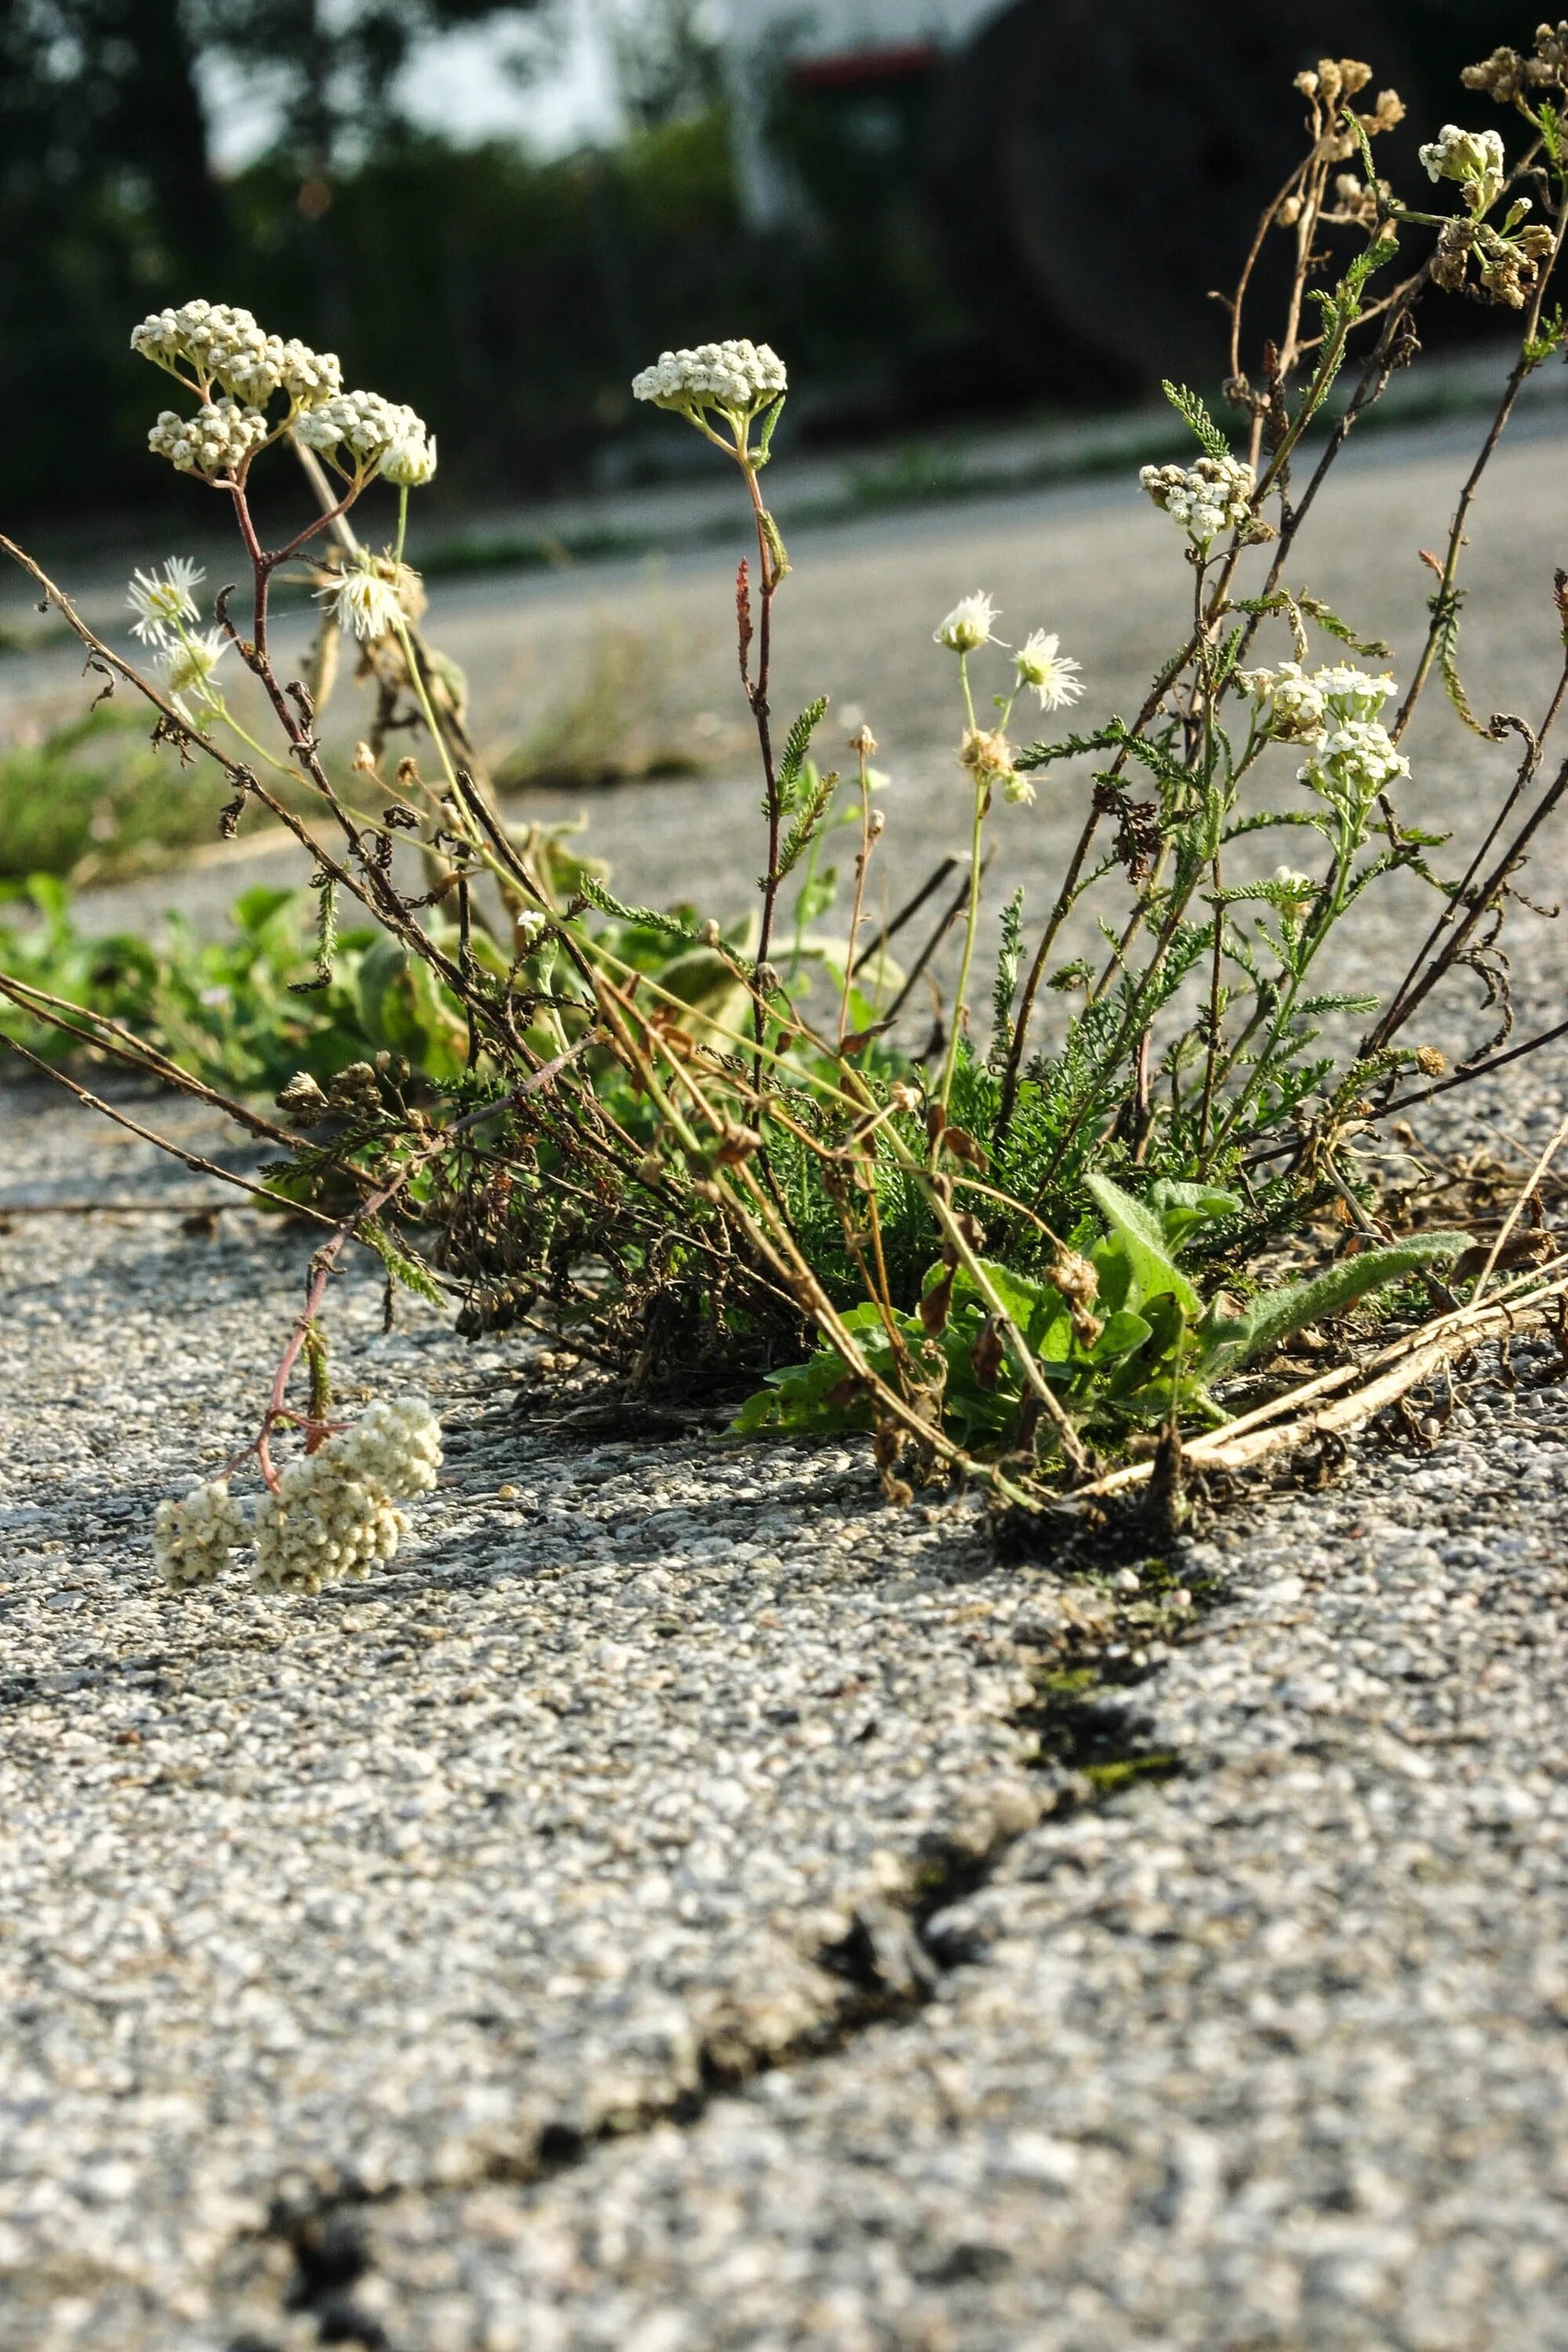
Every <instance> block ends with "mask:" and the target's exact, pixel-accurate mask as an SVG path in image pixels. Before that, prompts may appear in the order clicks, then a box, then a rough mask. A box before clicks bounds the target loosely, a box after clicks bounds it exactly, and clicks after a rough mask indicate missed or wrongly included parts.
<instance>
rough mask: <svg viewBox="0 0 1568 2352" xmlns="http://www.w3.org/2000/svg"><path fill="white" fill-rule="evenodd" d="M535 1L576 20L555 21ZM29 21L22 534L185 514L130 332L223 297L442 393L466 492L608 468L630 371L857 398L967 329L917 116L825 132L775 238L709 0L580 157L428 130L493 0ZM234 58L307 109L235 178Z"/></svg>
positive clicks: (438, 397)
mask: <svg viewBox="0 0 1568 2352" xmlns="http://www.w3.org/2000/svg"><path fill="white" fill-rule="evenodd" d="M535 5H536V6H537V8H538V11H539V21H541V22H543V21H546V20H547V19H548V16H549V12H550V6H551V0H535ZM0 10H3V11H4V13H3V15H0V255H3V256H4V257H5V258H4V262H3V264H0V432H3V435H4V443H3V446H4V447H5V453H6V454H5V460H4V461H3V472H4V478H5V486H4V490H3V492H0V509H3V510H4V511H5V512H6V513H7V514H10V515H13V516H15V517H16V518H17V519H18V520H27V519H28V518H29V517H30V516H33V517H36V516H41V515H44V514H46V513H47V514H58V513H60V512H61V511H71V510H74V511H76V512H78V513H82V512H87V511H90V510H92V509H96V508H102V507H104V506H106V505H107V506H108V507H110V508H120V509H123V508H126V507H140V506H143V505H148V504H151V503H153V500H154V499H157V500H158V501H159V502H160V503H162V502H163V501H166V499H167V496H168V491H169V487H170V486H169V484H168V481H167V478H166V476H165V477H164V478H163V479H161V480H160V479H157V478H155V477H154V475H153V470H152V461H151V460H150V459H148V458H147V457H146V456H145V454H144V449H145V436H146V429H147V425H148V424H149V423H150V421H151V419H152V416H153V414H154V413H155V411H156V408H157V407H158V406H159V405H161V404H163V397H164V387H163V386H161V385H157V384H155V383H153V382H152V381H150V379H149V377H148V375H147V372H146V370H145V368H144V367H142V366H141V365H139V364H138V363H137V362H135V361H134V360H133V359H132V357H131V355H130V352H129V350H128V347H127V337H128V334H129V331H130V328H131V326H132V324H133V323H134V321H135V320H137V319H138V318H140V317H141V316H142V314H143V313H144V312H145V311H147V310H151V309H153V308H155V307H157V306H159V305H161V304H163V303H164V302H178V301H183V300H185V299H189V297H191V296H192V295H194V294H196V293H205V294H206V295H207V296H208V298H209V299H222V300H228V301H235V302H241V303H244V304H246V305H247V306H248V307H249V308H250V309H251V310H254V311H255V312H256V313H257V315H258V318H260V319H261V320H263V322H264V323H265V324H266V325H267V326H268V327H270V328H274V329H276V330H277V331H279V333H282V334H285V335H289V334H298V335H301V336H303V337H305V338H306V340H308V341H313V342H317V343H320V344H323V345H325V346H327V347H329V348H331V349H334V350H336V351H338V352H341V353H342V359H343V362H344V368H345V373H346V374H347V377H348V380H349V381H350V382H351V383H363V384H368V385H371V386H373V387H374V388H375V389H376V390H379V391H384V392H385V393H386V394H388V395H389V396H390V397H392V398H394V399H398V400H407V401H411V402H412V403H413V404H415V405H416V407H418V408H419V409H420V410H421V411H422V413H423V414H425V415H426V416H428V418H429V419H430V421H431V423H432V424H433V425H435V427H436V428H437V431H438V432H439V434H440V436H441V443H442V467H443V473H442V488H444V489H445V490H446V491H447V493H448V494H450V495H460V494H462V493H465V492H467V493H469V494H473V493H478V492H479V491H480V490H481V489H482V490H483V492H484V493H485V494H487V495H493V494H494V492H495V491H496V490H498V489H500V490H506V489H512V490H518V491H528V490H537V489H540V488H544V487H547V486H549V485H552V484H554V483H558V482H561V481H563V479H566V478H571V477H572V476H574V475H577V474H581V473H582V472H583V471H584V470H586V469H587V468H589V467H592V465H593V463H594V460H595V453H596V452H597V451H598V450H599V449H600V448H602V446H604V444H605V441H606V440H613V439H615V438H616V436H618V435H620V434H621V433H622V432H623V431H624V430H627V429H635V428H636V427H637V425H639V424H640V423H642V422H643V421H644V420H641V419H639V418H638V417H637V415H635V414H634V408H633V404H632V402H631V399H630V395H629V389H628V387H629V380H630V377H631V375H632V374H633V373H634V372H635V371H636V370H637V368H638V367H640V366H643V365H644V364H646V362H647V361H648V360H649V359H650V358H652V357H654V356H655V355H656V354H657V352H658V351H659V350H660V349H662V348H663V347H664V346H666V345H667V344H670V343H675V342H680V341H700V340H702V339H704V338H706V337H710V336H722V335H728V334H749V335H752V336H753V337H755V338H757V339H762V338H763V337H765V338H767V339H768V340H770V341H773V342H774V343H776V344H777V345H778V346H779V348H780V349H782V350H784V351H785V352H787V354H788V356H789V357H790V360H791V362H792V365H793V366H794V367H795V372H796V374H797V377H799V378H800V379H801V380H802V381H803V382H810V381H811V380H813V379H815V380H816V383H819V384H820V383H825V382H826V381H828V380H829V379H833V380H835V381H836V382H837V384H838V385H839V387H840V388H842V387H844V386H846V385H848V386H853V384H854V383H856V382H857V381H858V380H860V379H867V378H870V377H876V376H878V375H880V376H882V377H884V378H886V377H887V376H888V375H889V374H890V373H892V372H893V370H894V369H895V367H896V366H897V365H899V364H900V363H907V362H909V361H910V357H911V355H912V356H914V357H915V358H916V359H917V360H918V358H919V355H920V353H921V350H922V348H923V347H925V346H927V345H930V344H931V343H932V342H937V343H940V342H941V341H942V340H943V339H944V337H947V336H949V335H950V334H951V331H952V318H951V316H950V315H949V309H948V305H947V300H946V298H945V297H944V296H943V295H942V292H941V290H940V278H939V275H938V272H937V269H936V267H935V263H934V259H933V257H932V256H931V252H930V248H929V241H928V240H926V239H924V238H923V236H921V233H920V230H919V226H918V224H917V223H916V222H915V221H914V220H913V217H912V212H911V217H910V219H905V218H904V217H903V215H902V213H901V212H900V210H899V206H900V205H902V206H903V207H904V209H905V210H910V198H909V195H908V190H909V187H910V182H911V180H912V179H913V178H914V177H916V176H918V175H916V174H913V173H900V174H889V172H888V170H887V168H886V167H887V162H888V154H887V143H888V140H889V136H891V137H893V138H895V139H896V140H898V141H900V142H904V143H906V144H910V145H911V147H912V142H914V141H915V140H916V139H917V138H918V124H917V123H916V122H915V121H914V120H913V118H911V119H910V121H909V122H907V123H894V124H893V125H892V126H891V127H890V129H889V124H888V123H887V122H885V121H882V120H881V118H880V117H879V118H877V119H876V120H874V121H870V122H869V124H865V123H862V122H860V121H859V120H858V118H856V117H853V116H851V115H846V116H845V118H844V119H843V121H840V122H838V123H837V125H836V124H834V123H833V122H832V121H827V122H826V123H825V122H824V121H822V120H821V119H820V118H818V119H817V120H816V122H815V124H814V125H813V126H811V127H810V128H809V129H808V128H806V127H804V126H803V127H802V129H801V131H800V136H799V138H798V140H797V141H795V160H796V164H797V170H798V174H799V177H800V179H801V181H802V183H803V184H804V185H805V189H806V191H807V194H808V198H809V203H810V208H811V219H812V224H813V226H811V227H809V228H808V229H807V230H806V231H805V232H804V233H803V231H802V230H801V228H800V227H798V226H797V227H795V229H793V230H792V231H791V232H790V233H789V234H787V235H782V234H781V235H774V236H762V235H759V234H757V233H755V232H752V231H751V230H748V229H747V228H746V227H745V226H744V225H743V223H742V216H741V210H740V206H739V203H738V198H737V194H736V188H735V181H734V171H733V163H732V157H731V141H730V134H729V127H728V123H727V121H726V117H725V110H724V99H723V88H722V77H721V71H720V68H719V61H718V58H717V54H716V52H715V49H714V47H713V45H712V43H711V41H710V39H708V38H706V37H705V36H704V33H703V30H702V21H701V11H700V8H699V7H698V6H696V5H693V0H666V5H665V6H664V9H663V11H662V14H660V15H658V16H654V17H652V18H650V19H646V20H644V21H643V23H642V25H641V26H640V27H639V33H638V37H637V41H636V43H635V44H632V45H629V46H624V47H623V49H622V53H621V57H620V60H619V64H620V74H621V81H622V89H623V96H624V100H625V107H626V116H627V120H628V122H629V125H630V128H629V130H628V132H627V136H626V139H625V141H624V142H622V143H621V144H619V145H618V146H616V147H615V148H613V149H609V150H593V151H588V152H583V153H580V154H577V155H573V156H567V157H563V158H559V159H554V160H548V161H542V160H539V159H537V158H534V157H531V156H530V155H529V154H528V153H527V152H525V151H523V150H522V149H521V148H520V147H518V146H515V145H512V144H510V143H506V142H491V143H489V144H486V145H481V146H477V147H470V148H463V147H458V146H457V145H454V144H451V143H448V142H446V141H443V140H441V139H439V138H436V137H432V136H430V135H429V134H428V133H425V132H421V131H416V130H415V129H413V128H412V127H411V126H410V125H409V124H408V123H407V122H406V121H404V120H403V119H401V118H400V116H399V113H398V110H397V106H396V92H397V82H398V77H399V74H400V73H401V72H402V70H403V68H404V67H405V63H406V61H407V59H408V57H409V55H410V52H411V50H412V49H413V48H414V47H415V46H416V44H417V43H418V42H419V41H420V40H421V39H423V38H424V37H426V36H428V35H429V34H431V33H432V32H435V31H438V30H440V29H441V28H442V27H443V26H454V25H457V24H459V23H462V22H466V21H475V20H478V19H479V18H480V17H483V16H486V15H489V14H492V13H494V11H493V6H492V5H490V0H363V5H361V6H360V7H358V8H357V9H346V10H345V9H343V8H342V7H329V6H327V5H324V0H0ZM204 48H216V49H219V50H221V51H222V52H224V53H225V54H226V57H227V58H228V59H229V60H230V61H231V63H236V64H237V65H238V66H239V67H240V68H242V69H243V71H244V72H245V74H246V75H247V78H249V79H253V80H254V83H255V85H256V87H257V88H258V89H259V90H262V91H264V92H265V93H266V94H267V95H268V97H269V98H271V99H272V100H273V101H274V103H275V104H276V106H277V108H278V118H279V131H278V136H277V138H276V141H275V142H274V143H273V145H272V148H271V150H270V152H268V153H267V154H266V155H265V156H263V157H262V158H261V159H260V160H259V161H258V162H257V163H253V164H251V165H250V166H248V167H247V169H245V170H243V171H241V172H240V173H237V174H235V175H233V176H230V177H227V178H224V179H219V178H218V177H216V176H215V175H214V173H212V171H211V169H210V165H209V160H208V155H207V148H206V138H205V129H204V124H203V118H202V110H201V106H200V103H199V100H198V89H199V75H198V59H199V58H200V56H201V54H202V52H203V50H204ZM784 131H785V133H786V134H788V133H789V131H790V125H789V123H788V122H787V121H785V122H784ZM900 185H901V186H902V187H903V189H904V191H905V194H903V195H902V196H898V195H894V194H885V193H884V192H885V191H889V190H892V189H894V188H895V187H896V186H900ZM188 495H189V498H190V500H191V502H192V505H193V508H195V509H197V510H201V511H204V512H205V509H202V508H200V506H199V501H200V499H201V494H200V493H199V492H197V491H195V490H192V491H191V492H190V493H189V494H188Z"/></svg>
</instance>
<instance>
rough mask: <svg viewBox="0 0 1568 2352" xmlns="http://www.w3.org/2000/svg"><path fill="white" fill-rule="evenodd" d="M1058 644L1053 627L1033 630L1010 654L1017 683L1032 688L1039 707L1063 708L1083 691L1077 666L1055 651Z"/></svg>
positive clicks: (1058, 640) (1044, 708)
mask: <svg viewBox="0 0 1568 2352" xmlns="http://www.w3.org/2000/svg"><path fill="white" fill-rule="evenodd" d="M1060 643H1061V640H1060V638H1059V637H1058V635H1057V634H1056V632H1055V630H1054V629H1053V630H1046V629H1034V630H1031V632H1030V633H1029V635H1027V636H1026V638H1025V639H1024V642H1023V644H1022V645H1021V646H1019V647H1018V650H1017V652H1016V654H1015V655H1014V656H1013V661H1014V666H1015V667H1016V670H1017V673H1018V684H1019V685H1020V686H1021V687H1023V686H1032V687H1033V688H1034V689H1035V692H1036V693H1037V695H1038V696H1039V698H1040V709H1042V710H1065V709H1067V706H1068V703H1069V702H1076V701H1078V699H1079V696H1080V695H1081V694H1082V692H1083V680H1082V678H1081V677H1079V667H1080V666H1079V663H1077V662H1075V661H1074V659H1073V657H1072V656H1071V655H1070V654H1063V653H1058V651H1057V647H1058V645H1059V644H1060Z"/></svg>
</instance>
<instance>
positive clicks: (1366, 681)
mask: <svg viewBox="0 0 1568 2352" xmlns="http://www.w3.org/2000/svg"><path fill="white" fill-rule="evenodd" d="M1237 685H1238V686H1239V687H1240V688H1241V690H1242V692H1243V693H1244V694H1247V695H1250V696H1251V698H1252V699H1253V700H1254V701H1255V702H1256V703H1257V704H1258V716H1259V722H1260V724H1261V725H1262V726H1263V728H1264V729H1265V730H1266V731H1267V732H1268V734H1270V735H1272V736H1274V737H1275V738H1276V739H1277V740H1279V742H1282V743H1301V744H1305V745H1307V746H1309V747H1310V750H1311V752H1312V757H1311V758H1310V760H1309V761H1307V763H1306V765H1305V766H1304V767H1302V768H1300V769H1298V771H1297V781H1298V782H1300V783H1303V784H1306V785H1308V786H1310V789H1311V790H1312V791H1313V792H1315V793H1321V794H1322V795H1323V797H1324V798H1325V799H1327V800H1331V801H1333V802H1335V803H1345V804H1348V805H1349V806H1352V807H1362V806H1364V805H1365V803H1367V802H1368V801H1370V800H1371V799H1372V798H1373V796H1374V794H1376V793H1380V792H1382V790H1383V789H1384V785H1386V784H1390V783H1392V782H1394V778H1395V777H1396V776H1407V775H1408V774H1409V773H1410V762H1409V761H1408V760H1406V759H1405V757H1404V755H1403V753H1402V752H1400V751H1399V750H1398V749H1397V747H1396V746H1395V744H1394V739H1393V737H1392V736H1391V735H1390V734H1389V732H1388V730H1387V729H1386V727H1384V724H1383V721H1382V720H1381V719H1380V718H1379V717H1378V713H1379V711H1380V710H1381V709H1383V706H1384V703H1385V702H1386V701H1387V700H1388V698H1389V696H1390V695H1391V694H1392V693H1393V692H1394V679H1393V677H1391V676H1390V675H1389V674H1388V672H1387V671H1383V672H1380V673H1379V674H1378V675H1377V676H1375V677H1374V676H1373V673H1372V672H1371V671H1370V670H1364V669H1356V668H1355V667H1353V666H1352V664H1351V663H1349V662H1335V663H1333V664H1331V666H1330V667H1328V668H1326V669H1320V670H1314V671H1313V673H1312V675H1311V676H1310V677H1308V675H1307V673H1306V672H1305V670H1303V669H1302V667H1301V666H1300V663H1299V662H1283V663H1281V665H1280V667H1279V668H1278V669H1248V670H1242V671H1241V672H1240V673H1239V674H1238V676H1237Z"/></svg>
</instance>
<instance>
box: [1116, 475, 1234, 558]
mask: <svg viewBox="0 0 1568 2352" xmlns="http://www.w3.org/2000/svg"><path fill="white" fill-rule="evenodd" d="M1138 479H1139V482H1140V483H1141V485H1142V488H1144V489H1145V490H1147V492H1148V493H1149V496H1150V497H1151V498H1152V499H1153V501H1154V504H1155V505H1156V506H1157V507H1163V509H1164V510H1165V512H1166V513H1167V514H1168V515H1169V516H1170V518H1171V520H1172V521H1173V522H1176V523H1179V524H1180V525H1181V527H1182V529H1183V530H1184V531H1185V532H1186V534H1187V537H1188V538H1189V539H1190V540H1191V541H1192V542H1193V545H1194V547H1207V546H1208V545H1209V544H1210V543H1211V541H1214V540H1215V539H1217V538H1218V537H1219V534H1220V532H1221V531H1222V530H1226V529H1235V528H1237V527H1239V525H1241V524H1242V523H1245V522H1249V521H1250V520H1251V519H1252V496H1253V492H1254V490H1255V489H1256V488H1257V480H1256V477H1255V476H1254V474H1253V471H1252V468H1251V467H1250V466H1248V465H1245V464H1244V463H1243V462H1242V460H1241V459H1240V458H1239V457H1199V458H1198V459H1197V460H1196V462H1195V463H1194V465H1192V466H1190V467H1189V466H1145V467H1143V468H1142V471H1141V472H1140V474H1139V476H1138Z"/></svg>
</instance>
